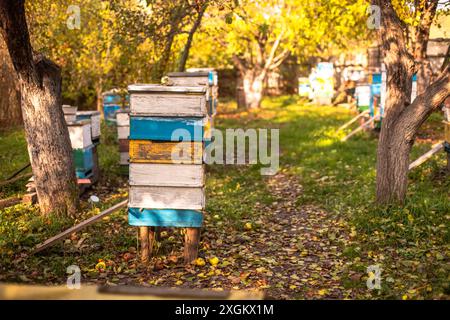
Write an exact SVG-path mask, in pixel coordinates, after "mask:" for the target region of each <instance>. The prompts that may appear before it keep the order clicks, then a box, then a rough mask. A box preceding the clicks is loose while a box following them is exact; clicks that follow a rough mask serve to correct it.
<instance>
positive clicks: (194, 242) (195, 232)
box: [184, 228, 200, 264]
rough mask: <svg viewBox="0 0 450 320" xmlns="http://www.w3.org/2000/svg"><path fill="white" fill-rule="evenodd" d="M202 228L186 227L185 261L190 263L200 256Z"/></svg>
mask: <svg viewBox="0 0 450 320" xmlns="http://www.w3.org/2000/svg"><path fill="white" fill-rule="evenodd" d="M199 240H200V228H186V234H185V236H184V263H185V264H189V263H191V262H192V261H194V260H195V259H197V256H198V243H199Z"/></svg>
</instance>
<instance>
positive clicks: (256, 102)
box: [242, 70, 265, 109]
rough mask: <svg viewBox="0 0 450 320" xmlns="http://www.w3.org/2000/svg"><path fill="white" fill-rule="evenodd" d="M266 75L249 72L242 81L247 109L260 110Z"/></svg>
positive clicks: (253, 71)
mask: <svg viewBox="0 0 450 320" xmlns="http://www.w3.org/2000/svg"><path fill="white" fill-rule="evenodd" d="M264 78H265V73H263V72H259V73H257V72H256V71H255V70H247V71H246V72H245V74H244V76H243V79H242V85H243V90H244V103H245V107H246V108H247V109H258V108H259V107H260V106H261V100H262V98H263V92H264V80H265V79H264Z"/></svg>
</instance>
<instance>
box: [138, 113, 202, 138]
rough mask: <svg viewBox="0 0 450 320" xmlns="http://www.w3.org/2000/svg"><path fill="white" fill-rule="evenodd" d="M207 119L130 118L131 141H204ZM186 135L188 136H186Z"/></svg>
mask: <svg viewBox="0 0 450 320" xmlns="http://www.w3.org/2000/svg"><path fill="white" fill-rule="evenodd" d="M206 121H207V120H206V119H205V118H191V117H187V118H179V117H175V118H162V117H136V116H131V117H130V140H158V141H182V140H184V138H186V139H185V140H184V141H202V140H203V135H204V125H205V123H206ZM185 134H186V135H185Z"/></svg>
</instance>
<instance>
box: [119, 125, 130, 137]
mask: <svg viewBox="0 0 450 320" xmlns="http://www.w3.org/2000/svg"><path fill="white" fill-rule="evenodd" d="M129 136H130V127H125V126H124V127H117V137H118V138H119V140H120V139H128V137H129Z"/></svg>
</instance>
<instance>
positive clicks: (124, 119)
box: [116, 111, 130, 127]
mask: <svg viewBox="0 0 450 320" xmlns="http://www.w3.org/2000/svg"><path fill="white" fill-rule="evenodd" d="M116 120H117V125H118V126H124V127H127V126H130V114H129V111H128V112H126V111H118V112H117V113H116Z"/></svg>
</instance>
